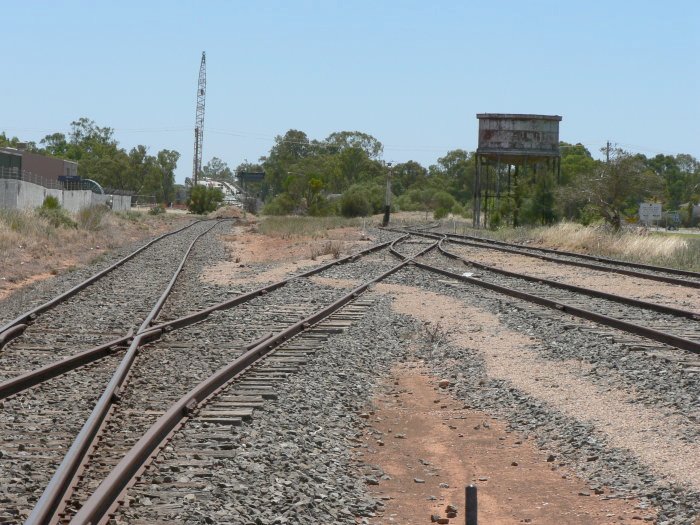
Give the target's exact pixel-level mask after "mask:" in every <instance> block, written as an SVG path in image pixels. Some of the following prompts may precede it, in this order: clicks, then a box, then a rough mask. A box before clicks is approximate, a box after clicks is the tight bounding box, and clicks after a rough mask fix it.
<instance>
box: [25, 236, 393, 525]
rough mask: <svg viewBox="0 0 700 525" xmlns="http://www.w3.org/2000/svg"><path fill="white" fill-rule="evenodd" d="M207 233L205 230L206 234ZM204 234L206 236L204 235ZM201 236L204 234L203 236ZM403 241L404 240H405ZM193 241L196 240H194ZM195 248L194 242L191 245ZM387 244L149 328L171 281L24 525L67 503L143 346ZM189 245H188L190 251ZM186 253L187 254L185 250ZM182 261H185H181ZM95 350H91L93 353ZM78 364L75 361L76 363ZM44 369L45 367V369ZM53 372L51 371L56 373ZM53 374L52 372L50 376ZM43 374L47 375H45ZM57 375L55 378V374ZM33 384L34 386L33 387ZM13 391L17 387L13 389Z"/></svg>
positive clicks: (49, 516)
mask: <svg viewBox="0 0 700 525" xmlns="http://www.w3.org/2000/svg"><path fill="white" fill-rule="evenodd" d="M207 231H208V230H207ZM204 233H206V232H204ZM202 235H203V234H202ZM404 237H406V236H404ZM195 240H196V239H195ZM192 244H194V241H193V243H192ZM389 244H390V243H389V242H386V243H382V244H379V245H375V246H372V247H370V248H367V249H365V250H363V251H361V252H359V253H358V254H353V255H349V256H347V257H344V258H342V259H338V260H336V261H331V262H329V263H327V264H324V265H322V266H320V267H317V268H313V269H311V270H308V271H306V272H303V273H301V274H299V275H296V276H294V277H291V278H289V279H286V280H284V281H279V282H277V283H273V284H272V285H269V286H266V287H263V288H259V289H257V290H254V291H252V292H249V293H247V294H242V295H240V296H238V297H236V298H234V299H232V300H230V301H225V302H223V303H219V304H218V305H214V306H212V307H209V308H206V309H204V310H201V311H199V312H195V313H192V314H189V315H187V316H184V317H181V318H179V319H175V320H172V321H168V322H167V323H162V324H159V325H157V326H149V325H150V324H151V323H152V321H153V320H154V319H155V318H156V316H157V314H158V311H159V310H160V308H161V307H162V305H163V302H164V301H163V300H161V299H163V297H164V296H165V295H166V293H169V291H170V289H171V288H172V284H173V283H174V281H175V278H176V276H174V277H173V279H172V280H171V282H170V284H169V285H168V288H167V289H166V291H165V292H164V293H163V295H161V298H160V299H159V300H158V302H157V303H156V305H155V306H154V308H153V309H152V311H151V313H150V314H149V316H148V317H147V319H146V320H145V321H144V322H143V323H142V325H141V328H139V331H138V332H137V334H136V336H135V337H134V338H133V340H132V341H131V344H130V345H129V348H128V350H127V351H126V354H125V355H124V357H123V359H122V361H121V363H120V364H119V367H118V368H117V370H116V372H115V373H114V375H113V376H112V378H111V380H110V382H109V383H108V385H107V387H106V389H105V390H104V392H103V393H102V395H101V396H100V399H99V400H98V401H97V404H96V405H95V407H94V408H93V411H92V413H91V414H90V416H89V417H88V419H87V420H86V422H85V423H84V424H83V427H82V428H81V430H80V433H79V434H78V436H77V437H76V439H75V440H74V442H73V444H72V445H71V447H70V449H69V450H68V452H67V453H66V455H65V456H64V458H63V461H62V462H61V464H60V466H59V467H58V469H57V470H56V472H55V473H54V475H53V477H52V478H51V481H50V482H49V484H48V485H47V487H46V489H45V490H44V493H43V494H42V496H41V498H40V499H39V501H38V502H37V504H36V506H35V507H34V509H33V511H32V513H31V514H30V516H29V518H28V519H27V521H26V523H27V524H44V523H50V522H51V520H52V519H53V518H54V517H55V512H56V510H57V509H59V508H60V507H61V502H62V501H64V500H65V499H66V494H67V493H68V491H69V490H70V487H71V485H72V481H73V479H74V477H75V475H76V473H77V472H78V470H79V469H80V466H81V464H82V463H83V462H84V461H85V457H86V454H87V452H88V451H89V450H90V448H91V446H92V443H93V441H94V439H95V437H96V436H97V434H98V432H99V429H100V427H101V426H102V424H103V422H104V420H105V418H106V416H107V414H108V412H109V409H110V407H111V405H112V404H113V402H114V401H115V400H116V399H117V398H118V395H119V388H120V387H121V385H122V384H123V382H124V380H125V378H126V376H127V374H128V372H129V370H130V369H131V366H132V365H133V362H134V360H135V358H136V354H137V351H138V349H139V347H140V346H141V345H142V344H144V343H145V342H148V341H152V340H154V339H157V338H159V337H160V336H161V335H162V334H163V332H165V331H167V330H171V329H173V328H179V327H182V326H187V325H190V324H193V323H195V322H198V321H200V320H201V319H204V318H206V317H207V316H208V315H209V314H211V313H212V312H214V311H216V310H221V309H225V308H230V307H232V306H235V305H237V304H241V303H243V302H246V301H249V300H251V299H253V298H254V297H257V296H259V295H263V294H265V293H268V292H269V291H272V290H274V289H277V288H280V287H282V286H284V285H286V284H287V283H288V282H289V281H291V280H292V279H298V278H301V277H308V276H310V275H314V274H316V273H319V272H322V271H323V270H325V269H327V268H329V267H331V266H334V265H336V264H342V263H343V262H347V261H351V260H354V259H355V258H357V257H358V256H359V255H365V254H367V253H371V252H374V251H377V250H380V249H382V248H384V247H385V246H387V245H389ZM191 247H192V245H190V249H191ZM188 253H189V250H188ZM183 261H184V259H183ZM182 266H183V264H181V265H180V266H179V267H178V270H177V272H179V271H180V270H181V269H182ZM93 350H94V349H93ZM76 362H77V361H76ZM60 364H61V363H55V364H54V366H55V367H56V368H58V367H60ZM45 368H46V367H45ZM55 370H56V369H54V370H53V371H55ZM53 371H52V372H53ZM44 373H46V371H44ZM54 375H56V374H54ZM35 384H36V383H35ZM15 388H16V387H15Z"/></svg>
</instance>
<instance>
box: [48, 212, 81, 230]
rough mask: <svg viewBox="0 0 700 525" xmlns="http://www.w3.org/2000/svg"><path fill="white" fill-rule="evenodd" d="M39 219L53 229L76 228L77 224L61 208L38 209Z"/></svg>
mask: <svg viewBox="0 0 700 525" xmlns="http://www.w3.org/2000/svg"><path fill="white" fill-rule="evenodd" d="M38 213H39V217H41V218H43V219H46V220H47V221H48V222H49V224H50V225H51V226H53V227H54V228H60V227H61V226H63V227H66V228H77V227H78V224H77V223H76V222H75V221H74V220H73V219H71V218H70V215H68V212H66V210H64V209H63V208H44V207H41V208H39V211H38Z"/></svg>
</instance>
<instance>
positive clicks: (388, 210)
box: [382, 162, 391, 228]
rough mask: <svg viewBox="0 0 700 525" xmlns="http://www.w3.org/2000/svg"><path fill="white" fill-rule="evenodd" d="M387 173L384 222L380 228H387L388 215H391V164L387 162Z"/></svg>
mask: <svg viewBox="0 0 700 525" xmlns="http://www.w3.org/2000/svg"><path fill="white" fill-rule="evenodd" d="M387 167H388V168H389V172H388V173H387V175H386V193H385V194H384V220H383V221H382V226H383V227H384V228H386V227H387V226H389V214H390V213H391V162H387Z"/></svg>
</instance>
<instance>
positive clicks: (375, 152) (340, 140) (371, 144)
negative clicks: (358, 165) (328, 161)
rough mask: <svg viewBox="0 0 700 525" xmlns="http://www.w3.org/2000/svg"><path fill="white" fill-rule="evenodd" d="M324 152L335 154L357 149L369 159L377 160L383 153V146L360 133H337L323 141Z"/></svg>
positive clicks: (370, 136)
mask: <svg viewBox="0 0 700 525" xmlns="http://www.w3.org/2000/svg"><path fill="white" fill-rule="evenodd" d="M323 144H324V146H325V147H326V150H327V151H328V152H329V153H331V154H337V153H340V152H341V151H344V150H346V149H352V148H357V149H361V150H362V151H364V153H365V155H366V156H367V158H369V159H373V160H377V159H379V157H381V155H382V152H383V151H384V146H382V143H381V142H379V141H378V140H377V139H376V138H374V137H373V136H372V135H368V134H367V133H362V132H360V131H337V132H335V133H331V134H330V135H328V137H326V140H324V141H323Z"/></svg>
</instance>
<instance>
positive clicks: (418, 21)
mask: <svg viewBox="0 0 700 525" xmlns="http://www.w3.org/2000/svg"><path fill="white" fill-rule="evenodd" d="M1 18H2V26H3V51H4V52H3V60H2V63H3V70H4V71H3V75H2V77H3V81H2V83H1V84H0V94H1V95H2V96H1V100H2V104H1V106H0V131H6V132H7V133H8V134H10V135H16V136H19V137H20V138H23V139H25V140H35V141H39V140H40V139H41V138H42V137H43V136H44V135H46V134H48V133H50V132H53V131H68V129H69V125H70V122H71V121H73V120H76V119H77V118H79V117H83V116H85V117H89V118H91V119H93V120H95V121H96V122H97V123H98V124H99V125H102V126H110V127H112V128H114V129H115V135H116V138H117V139H118V140H119V143H120V145H121V146H123V147H125V148H127V149H129V148H131V147H133V146H135V145H136V144H145V145H147V146H149V148H150V151H151V152H152V153H156V152H157V151H158V150H159V149H162V148H168V149H175V150H177V151H179V152H180V153H181V155H182V157H181V159H180V162H179V166H178V170H177V179H178V181H180V182H182V181H183V180H184V178H185V177H186V176H189V175H190V174H191V170H192V151H193V128H194V119H195V101H196V88H197V75H198V72H199V60H200V56H201V52H202V51H206V53H207V100H206V116H205V135H204V148H203V151H204V162H205V163H206V162H207V161H208V160H209V159H210V158H211V157H213V156H217V157H220V158H222V159H223V160H225V161H226V162H227V163H228V164H229V165H230V166H231V167H235V166H236V165H238V164H239V163H240V162H242V161H243V160H244V159H248V160H249V161H255V160H257V159H258V157H260V156H261V155H265V154H266V153H267V152H268V151H269V149H270V147H271V146H272V144H273V139H274V136H275V135H281V134H284V133H285V131H287V130H288V129H292V128H293V129H299V130H302V131H304V132H306V133H307V134H308V135H309V137H310V138H316V139H323V138H325V137H326V136H327V135H329V134H330V133H332V132H334V131H342V130H358V131H363V132H366V133H370V134H372V135H374V136H375V137H376V138H378V139H379V140H380V141H381V142H382V143H383V144H384V145H385V150H384V159H385V160H387V161H395V162H403V161H406V160H411V159H412V160H416V161H418V162H420V163H421V164H424V165H426V166H427V165H429V164H432V163H434V162H435V161H436V160H437V158H438V157H440V156H442V155H444V154H445V153H446V152H447V151H448V150H451V149H455V148H463V149H467V150H474V149H475V148H476V140H477V120H476V117H475V115H476V113H482V112H492V113H541V114H558V115H562V116H563V121H562V122H561V128H560V129H561V138H562V140H566V141H569V142H582V143H584V144H586V145H587V146H588V148H589V149H590V150H591V151H593V152H594V154H596V155H597V154H598V151H597V150H598V148H600V147H601V146H602V145H603V144H604V143H605V141H606V140H608V139H609V140H611V141H613V142H615V143H618V144H620V145H621V146H622V147H624V148H626V149H629V150H631V151H639V152H642V153H644V154H646V155H653V154H656V153H665V154H675V153H690V154H692V155H694V156H695V157H698V158H700V67H699V66H700V59H699V57H700V30H699V29H698V27H700V2H695V1H669V2H659V1H653V2H651V1H636V2H628V1H607V2H603V1H589V2H566V1H561V0H560V1H558V2H554V1H537V0H534V1H528V2H522V1H490V2H485V1H480V2H468V1H462V2H458V1H431V2H429V1H427V0H424V1H420V2H418V1H388V0H387V1H379V0H375V1H363V0H357V1H351V0H346V1H287V2H282V1H279V2H273V1H247V2H243V1H206V2H204V1H203V2H195V1H188V2H185V1H181V2H175V1H172V0H171V1H167V2H156V1H140V2H135V1H120V2H108V1H103V2H94V1H93V2H87V1H86V2H69V1H52V2H49V1H46V2H38V1H30V0H25V1H23V2H10V3H4V4H3V6H2V15H1Z"/></svg>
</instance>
